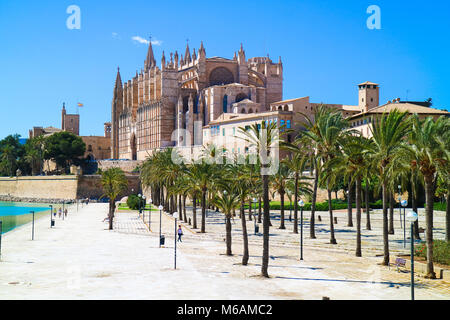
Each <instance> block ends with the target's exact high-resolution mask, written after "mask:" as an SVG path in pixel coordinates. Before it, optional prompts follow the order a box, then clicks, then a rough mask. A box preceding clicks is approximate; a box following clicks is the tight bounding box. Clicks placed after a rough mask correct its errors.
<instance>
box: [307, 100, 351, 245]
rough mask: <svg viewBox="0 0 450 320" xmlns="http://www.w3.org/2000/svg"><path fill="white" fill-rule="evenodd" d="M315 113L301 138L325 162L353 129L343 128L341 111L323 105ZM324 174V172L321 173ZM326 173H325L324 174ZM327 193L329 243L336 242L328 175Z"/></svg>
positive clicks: (330, 185) (326, 181)
mask: <svg viewBox="0 0 450 320" xmlns="http://www.w3.org/2000/svg"><path fill="white" fill-rule="evenodd" d="M315 115H316V116H317V117H316V118H315V122H314V124H313V125H309V130H308V131H305V132H303V139H304V140H305V141H307V142H308V144H309V145H311V146H314V148H315V149H316V152H317V156H318V157H319V158H320V160H321V162H322V163H323V164H325V163H326V162H327V161H329V160H331V159H333V158H334V157H336V154H337V153H339V148H338V146H339V142H340V140H342V139H343V138H345V136H347V135H350V134H353V133H354V131H353V130H345V129H346V128H347V127H348V123H347V121H346V120H345V119H344V118H343V116H342V113H341V112H339V111H337V110H335V109H331V108H327V107H325V106H323V105H321V106H319V107H318V110H317V111H316V113H315ZM322 174H325V173H322ZM325 175H326V174H325ZM322 185H324V186H325V187H326V189H327V193H328V211H329V214H330V243H331V244H336V243H337V242H336V238H335V236H334V224H333V210H332V205H331V189H332V187H333V185H332V184H331V180H330V177H328V178H327V179H326V180H325V181H322Z"/></svg>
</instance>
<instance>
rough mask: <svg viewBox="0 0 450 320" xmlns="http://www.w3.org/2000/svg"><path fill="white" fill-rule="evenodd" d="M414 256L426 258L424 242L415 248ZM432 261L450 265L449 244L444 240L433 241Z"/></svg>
mask: <svg viewBox="0 0 450 320" xmlns="http://www.w3.org/2000/svg"><path fill="white" fill-rule="evenodd" d="M414 251H415V255H417V256H418V257H423V258H425V259H426V257H427V246H426V242H421V243H420V244H418V245H416V246H415V250H414ZM433 261H434V262H437V263H440V264H445V265H450V242H447V241H445V240H433Z"/></svg>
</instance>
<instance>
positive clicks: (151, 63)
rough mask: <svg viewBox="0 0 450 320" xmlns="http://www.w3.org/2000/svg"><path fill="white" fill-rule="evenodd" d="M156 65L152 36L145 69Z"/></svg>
mask: <svg viewBox="0 0 450 320" xmlns="http://www.w3.org/2000/svg"><path fill="white" fill-rule="evenodd" d="M154 66H156V60H155V57H154V55H153V48H152V38H151V37H150V41H149V43H148V52H147V59H146V60H145V67H144V69H145V71H148V70H149V69H150V68H152V67H154Z"/></svg>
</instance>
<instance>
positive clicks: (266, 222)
mask: <svg viewBox="0 0 450 320" xmlns="http://www.w3.org/2000/svg"><path fill="white" fill-rule="evenodd" d="M262 180H263V201H264V217H263V255H262V264H261V274H262V276H263V277H266V278H268V277H269V273H268V269H269V228H270V204H269V176H268V175H267V174H265V175H263V176H262Z"/></svg>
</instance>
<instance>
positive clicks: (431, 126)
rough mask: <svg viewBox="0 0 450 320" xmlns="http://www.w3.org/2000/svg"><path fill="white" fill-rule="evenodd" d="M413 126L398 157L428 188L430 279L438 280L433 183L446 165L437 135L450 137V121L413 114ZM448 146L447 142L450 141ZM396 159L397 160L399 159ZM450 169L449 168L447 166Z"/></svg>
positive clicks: (428, 263)
mask: <svg viewBox="0 0 450 320" xmlns="http://www.w3.org/2000/svg"><path fill="white" fill-rule="evenodd" d="M411 124H412V129H411V132H410V141H411V144H410V145H409V146H408V147H407V149H405V152H404V153H402V154H399V155H398V158H397V159H398V160H400V161H407V162H408V163H410V164H411V167H412V168H417V169H418V171H419V172H420V174H421V176H422V178H423V181H424V187H425V201H426V207H425V221H426V226H427V227H426V235H425V236H426V246H427V275H426V277H427V278H431V279H435V278H436V273H435V272H434V267H433V205H434V186H435V182H436V178H437V172H438V168H439V167H447V166H448V165H449V162H448V157H447V156H448V150H446V146H445V145H442V143H440V141H439V140H438V137H443V136H447V137H448V131H449V129H450V122H449V120H448V119H447V118H445V117H443V116H441V117H439V118H438V119H437V120H434V119H433V117H427V118H425V119H423V120H421V119H420V118H419V116H418V115H417V114H414V115H413V116H412V117H411ZM447 147H448V144H447ZM397 159H396V160H397ZM447 170H448V169H447Z"/></svg>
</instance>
